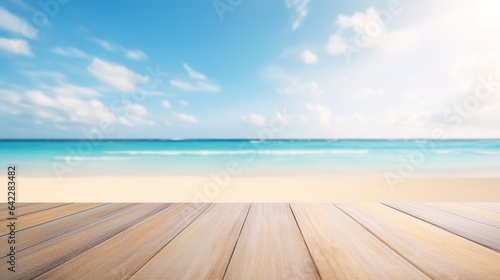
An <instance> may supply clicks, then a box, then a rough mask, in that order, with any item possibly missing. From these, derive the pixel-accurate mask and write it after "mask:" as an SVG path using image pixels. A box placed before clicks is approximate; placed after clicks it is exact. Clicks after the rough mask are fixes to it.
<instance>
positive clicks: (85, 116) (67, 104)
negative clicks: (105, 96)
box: [26, 91, 117, 125]
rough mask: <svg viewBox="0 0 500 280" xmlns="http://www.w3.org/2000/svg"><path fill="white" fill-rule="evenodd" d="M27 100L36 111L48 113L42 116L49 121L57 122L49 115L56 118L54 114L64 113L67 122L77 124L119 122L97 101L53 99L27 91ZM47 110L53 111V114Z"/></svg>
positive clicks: (65, 97) (43, 94) (64, 97)
mask: <svg viewBox="0 0 500 280" xmlns="http://www.w3.org/2000/svg"><path fill="white" fill-rule="evenodd" d="M26 99H27V101H28V103H29V104H32V105H34V106H35V107H34V109H35V111H38V112H39V111H40V110H43V111H45V112H46V113H42V115H45V116H46V117H45V119H47V120H50V119H52V120H56V119H55V118H51V117H49V114H50V115H53V116H56V114H55V113H54V112H53V111H56V112H59V113H64V114H65V115H66V117H65V120H66V121H69V122H75V123H82V124H88V125H96V124H98V123H100V122H107V123H114V122H116V121H117V119H116V117H115V115H114V114H113V113H111V111H110V110H109V109H108V108H106V107H105V106H104V104H102V103H101V102H100V101H98V100H96V99H90V100H83V99H80V98H76V97H69V96H58V97H55V98H52V97H50V96H48V95H46V94H45V93H43V92H41V91H27V92H26ZM42 108H44V109H42ZM47 110H52V112H48V111H47ZM57 121H61V120H60V119H58V120H57Z"/></svg>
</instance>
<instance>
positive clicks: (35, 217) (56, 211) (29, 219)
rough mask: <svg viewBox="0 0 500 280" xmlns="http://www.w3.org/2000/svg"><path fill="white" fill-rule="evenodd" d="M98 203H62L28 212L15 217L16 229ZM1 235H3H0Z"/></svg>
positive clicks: (76, 211) (44, 221)
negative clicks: (17, 217)
mask: <svg viewBox="0 0 500 280" xmlns="http://www.w3.org/2000/svg"><path fill="white" fill-rule="evenodd" d="M98 205H101V204H99V203H73V204H67V205H63V206H61V207H56V208H51V209H48V210H45V211H42V212H36V213H33V214H28V215H25V216H23V217H20V218H19V219H17V222H16V223H17V225H16V230H18V231H19V230H22V229H26V228H29V227H32V226H36V225H39V224H43V223H46V222H49V221H52V220H56V219H59V218H62V217H65V216H68V215H72V214H75V213H78V212H81V211H85V210H88V209H91V208H94V207H96V206H98ZM1 236H3V235H1Z"/></svg>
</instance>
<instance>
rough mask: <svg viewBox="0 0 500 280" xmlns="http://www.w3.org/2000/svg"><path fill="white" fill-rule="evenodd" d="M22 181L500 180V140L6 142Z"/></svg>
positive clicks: (1, 155) (1, 151)
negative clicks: (234, 173)
mask: <svg viewBox="0 0 500 280" xmlns="http://www.w3.org/2000/svg"><path fill="white" fill-rule="evenodd" d="M0 159H1V162H2V164H3V165H4V166H7V165H9V164H15V165H16V166H18V170H19V174H20V175H19V176H23V175H24V176H53V175H54V174H56V175H57V174H59V175H61V174H62V175H64V176H86V175H108V176H121V175H145V176H151V175H207V174H209V173H211V172H217V171H222V170H224V169H225V168H227V166H228V164H232V165H236V166H238V169H239V170H241V172H240V174H241V175H242V176H245V175H248V176H273V175H280V176H281V175H285V176H296V175H333V176H360V177H363V176H384V175H387V174H395V175H398V176H406V177H411V176H442V177H450V176H451V177H499V176H500V140H270V141H259V140H252V139H243V140H101V141H90V140H85V139H82V140H2V141H0Z"/></svg>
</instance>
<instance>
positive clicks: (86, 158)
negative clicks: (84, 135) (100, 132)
mask: <svg viewBox="0 0 500 280" xmlns="http://www.w3.org/2000/svg"><path fill="white" fill-rule="evenodd" d="M54 159H55V160H67V159H68V156H58V157H54ZM69 159H70V160H71V161H114V160H129V159H130V158H128V157H81V156H76V157H75V156H69Z"/></svg>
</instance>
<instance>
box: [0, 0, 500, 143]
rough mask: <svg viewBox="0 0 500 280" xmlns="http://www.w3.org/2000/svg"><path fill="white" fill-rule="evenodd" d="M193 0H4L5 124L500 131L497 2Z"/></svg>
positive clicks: (246, 132) (59, 130) (137, 133)
mask: <svg viewBox="0 0 500 280" xmlns="http://www.w3.org/2000/svg"><path fill="white" fill-rule="evenodd" d="M198 2H199V3H194V2H187V1H102V2H100V3H99V5H97V4H93V3H89V2H88V1H77V0H45V1H40V2H33V3H28V2H23V1H21V0H6V1H2V3H1V4H0V63H1V65H2V66H1V68H0V101H1V102H0V138H85V137H88V135H93V136H96V137H97V136H99V137H100V136H102V137H105V138H259V137H265V138H431V137H434V136H433V135H434V134H435V133H436V131H438V132H440V133H436V134H439V135H440V136H438V137H441V138H482V137H484V138H491V137H496V138H500V127H499V126H498V119H499V117H500V98H499V95H500V88H499V87H498V83H496V81H500V75H499V73H500V71H499V66H500V63H499V62H500V57H499V53H498V49H500V32H498V31H499V27H500V20H499V19H498V17H497V15H496V14H495V13H494V11H498V8H500V5H499V4H498V1H494V0H480V1H475V2H474V3H472V2H471V1H465V0H464V1H454V2H453V3H451V1H430V0H424V1H411V0H401V1H397V0H391V1H356V3H346V2H345V1H326V0H285V1H264V0H256V1H246V0H241V1H236V0H233V1H229V0H221V1H198ZM43 3H45V4H43ZM497 88H498V91H497Z"/></svg>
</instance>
